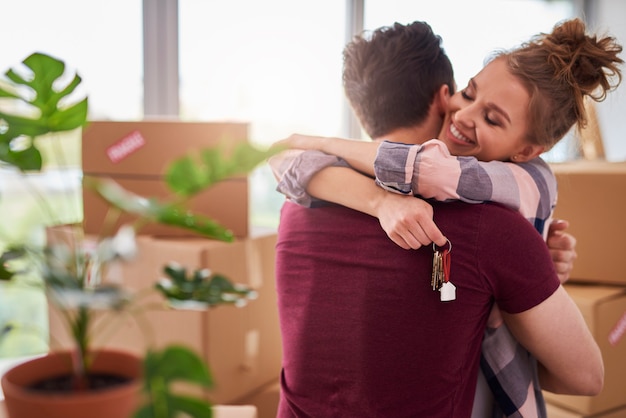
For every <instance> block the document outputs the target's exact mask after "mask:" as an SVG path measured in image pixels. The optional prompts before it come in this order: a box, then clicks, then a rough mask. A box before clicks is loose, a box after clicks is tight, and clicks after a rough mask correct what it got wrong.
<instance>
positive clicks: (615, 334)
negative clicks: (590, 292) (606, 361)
mask: <svg viewBox="0 0 626 418" xmlns="http://www.w3.org/2000/svg"><path fill="white" fill-rule="evenodd" d="M624 333H626V312H624V314H623V315H622V317H621V318H620V319H619V321H617V324H615V326H614V327H613V329H612V330H611V332H610V333H609V343H610V344H611V345H617V343H618V342H620V340H621V339H622V337H623V336H624Z"/></svg>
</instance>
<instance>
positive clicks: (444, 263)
mask: <svg viewBox="0 0 626 418" xmlns="http://www.w3.org/2000/svg"><path fill="white" fill-rule="evenodd" d="M433 251H434V254H433V273H432V276H431V280H430V284H431V287H432V289H433V290H438V291H439V298H440V300H441V301H442V302H449V301H453V300H455V299H456V286H455V285H453V284H452V282H451V281H450V253H451V252H452V243H451V242H450V241H449V240H448V248H445V249H444V250H442V251H440V250H439V249H437V245H436V244H435V243H433Z"/></svg>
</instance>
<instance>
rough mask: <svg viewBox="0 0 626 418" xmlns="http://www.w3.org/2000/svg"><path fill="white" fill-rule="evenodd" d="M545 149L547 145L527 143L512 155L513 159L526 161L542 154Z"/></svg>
mask: <svg viewBox="0 0 626 418" xmlns="http://www.w3.org/2000/svg"><path fill="white" fill-rule="evenodd" d="M545 150H546V147H544V146H543V145H526V146H524V148H522V149H521V150H520V151H518V152H517V153H516V154H514V155H513V156H512V157H511V161H513V162H516V163H524V162H526V161H530V160H532V159H533V158H536V157H538V156H540V155H541V154H542V153H543V152H544V151H545Z"/></svg>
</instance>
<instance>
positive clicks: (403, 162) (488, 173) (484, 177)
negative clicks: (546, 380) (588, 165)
mask: <svg viewBox="0 0 626 418" xmlns="http://www.w3.org/2000/svg"><path fill="white" fill-rule="evenodd" d="M269 164H270V167H271V168H272V170H273V173H274V176H275V177H276V179H277V180H278V186H277V190H278V191H279V192H281V193H283V194H284V195H286V196H287V197H288V198H289V199H290V200H292V201H294V202H296V203H298V204H300V205H303V206H307V207H314V206H317V205H318V204H320V202H321V201H319V200H316V199H315V198H313V197H311V196H310V195H308V194H307V193H306V186H307V185H308V183H309V181H310V179H311V177H312V176H313V175H314V174H315V173H316V172H318V171H319V170H321V169H322V168H325V167H328V166H348V164H347V163H346V162H345V161H344V160H342V159H340V158H338V157H336V156H333V155H328V154H324V153H322V152H319V151H305V152H303V151H298V150H290V151H286V152H283V153H281V154H279V155H277V156H274V157H272V158H271V159H270V160H269ZM374 169H375V173H376V183H377V184H378V185H379V186H381V187H382V188H384V189H386V190H388V191H392V192H395V193H400V194H405V195H419V196H421V197H423V198H426V199H431V198H432V199H436V200H439V201H445V200H462V201H465V202H469V203H482V202H486V201H491V202H497V203H501V204H503V205H506V206H508V207H510V208H512V209H513V210H516V211H518V212H520V213H521V214H522V215H523V216H524V217H525V218H526V219H528V221H529V222H531V223H532V224H533V225H534V226H535V228H536V229H537V231H538V232H539V233H540V234H542V236H543V237H544V239H545V238H546V237H547V230H548V228H546V225H549V222H550V220H551V217H552V213H553V211H554V207H555V205H556V195H557V193H556V179H555V177H554V174H553V173H552V171H551V169H550V167H549V166H548V164H546V163H545V162H544V161H543V160H542V159H540V158H536V159H534V160H532V161H529V162H526V163H520V164H514V163H504V162H501V161H491V162H481V161H478V160H476V158H474V157H456V156H452V155H450V153H449V151H448V149H447V147H446V146H445V144H443V143H442V142H441V141H439V140H436V139H433V140H430V141H427V142H425V143H424V144H421V145H407V144H400V143H395V142H389V141H383V142H381V146H380V147H379V149H378V155H377V157H376V161H375V164H374ZM480 368H481V371H482V373H483V374H484V376H485V378H486V380H487V383H488V385H489V387H490V389H491V391H492V393H493V396H494V399H495V405H494V410H493V415H492V416H493V418H501V417H503V416H505V417H532V416H536V417H539V418H545V417H546V407H545V401H544V399H543V395H542V392H541V387H540V385H539V379H538V375H537V362H536V360H535V359H534V358H533V357H532V356H531V355H530V354H529V353H528V352H527V351H526V350H525V349H524V348H523V347H522V346H521V345H520V344H519V343H518V342H517V341H516V340H515V339H514V338H513V336H512V335H511V334H510V332H509V330H508V328H507V327H506V326H505V325H504V324H503V323H502V319H501V317H500V314H499V310H498V309H497V307H494V310H493V311H492V314H491V315H490V318H489V320H488V323H487V329H486V330H485V335H484V338H483V343H482V355H481V361H480Z"/></svg>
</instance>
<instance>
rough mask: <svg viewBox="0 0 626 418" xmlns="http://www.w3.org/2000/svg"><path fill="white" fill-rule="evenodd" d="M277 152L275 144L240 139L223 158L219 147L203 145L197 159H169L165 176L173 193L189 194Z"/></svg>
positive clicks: (236, 174) (237, 172) (243, 169)
mask: <svg viewBox="0 0 626 418" xmlns="http://www.w3.org/2000/svg"><path fill="white" fill-rule="evenodd" d="M280 151H281V150H280V149H278V148H277V147H275V148H270V149H268V150H262V149H259V148H257V147H255V146H254V145H251V144H249V143H247V142H243V143H240V144H237V146H236V147H235V148H234V150H233V152H232V153H231V154H230V155H226V157H225V156H224V155H225V153H224V150H223V148H222V147H215V148H206V149H203V150H201V151H200V154H199V155H200V157H199V158H198V157H196V158H193V157H192V156H191V155H188V156H184V157H181V158H179V159H178V160H175V161H174V162H172V163H171V164H170V166H169V167H168V170H167V173H166V175H165V179H166V182H167V185H168V187H169V188H170V189H171V190H172V191H173V192H175V193H177V194H180V195H183V196H191V195H194V194H196V193H198V192H200V191H202V190H204V189H206V188H207V187H209V186H211V185H213V184H215V183H217V182H219V181H221V180H225V179H227V178H230V177H234V176H238V175H243V174H247V173H249V172H250V171H251V170H252V169H254V168H255V167H256V166H258V165H259V164H260V163H262V162H264V161H265V160H267V159H268V158H269V157H271V156H272V155H274V154H276V153H277V152H280Z"/></svg>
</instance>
